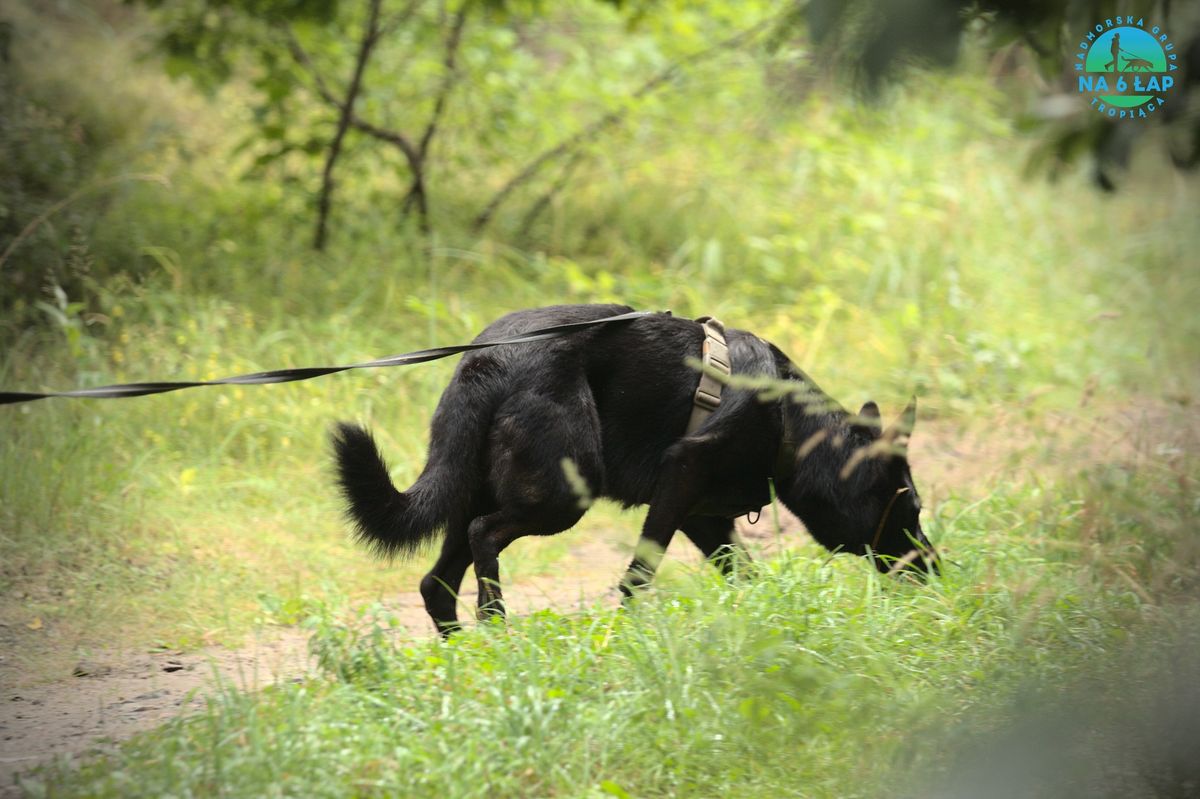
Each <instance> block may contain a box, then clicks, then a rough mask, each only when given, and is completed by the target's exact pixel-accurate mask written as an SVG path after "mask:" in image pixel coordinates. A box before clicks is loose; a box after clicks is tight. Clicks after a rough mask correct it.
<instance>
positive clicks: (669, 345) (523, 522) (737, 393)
mask: <svg viewBox="0 0 1200 799" xmlns="http://www.w3.org/2000/svg"><path fill="white" fill-rule="evenodd" d="M630 310H632V309H630V308H628V307H625V306H621V305H560V306H553V307H548V308H537V309H532V310H527V311H518V312H516V313H511V314H508V315H507V316H505V317H503V318H501V319H500V320H498V321H496V322H494V323H493V324H491V325H489V326H488V327H487V328H486V329H485V330H484V331H483V332H482V333H481V334H480V335H479V336H478V337H477V338H476V339H475V340H476V341H477V342H486V341H489V340H495V339H498V338H502V337H505V336H511V335H515V334H519V333H522V332H525V331H528V330H532V329H534V328H538V327H542V326H546V325H552V324H560V323H564V322H576V321H583V320H591V319H600V318H603V317H606V316H613V315H616V314H622V313H626V312H628V311H630ZM726 337H727V340H728V344H729V354H730V360H731V361H732V368H733V373H734V375H735V376H749V377H765V378H775V379H782V380H787V381H798V382H799V383H800V384H803V388H802V393H804V392H807V394H808V399H807V400H806V401H805V402H804V403H796V402H794V401H788V400H787V399H786V397H785V398H782V399H774V400H772V401H763V400H762V398H761V395H760V393H759V392H757V391H755V390H752V389H749V388H735V387H733V386H727V387H726V388H725V389H724V392H723V395H722V403H721V406H720V408H719V409H718V410H717V411H716V413H714V414H713V415H712V416H710V417H709V418H708V419H707V420H706V421H705V423H704V424H703V425H702V426H701V427H700V428H699V429H698V430H696V431H695V432H694V433H692V434H690V435H684V432H685V428H686V426H687V421H688V417H689V415H690V414H691V410H692V395H693V392H694V391H695V389H696V385H697V382H698V380H699V376H698V374H697V372H696V370H695V369H694V368H693V367H692V366H690V365H688V364H687V363H685V359H687V358H696V357H698V356H699V353H700V346H701V342H702V341H703V339H704V333H703V332H702V329H701V327H700V325H698V324H696V323H695V322H692V321H688V320H685V319H679V318H675V317H672V316H670V315H668V314H655V315H651V316H646V317H642V318H639V319H635V320H633V321H630V322H619V323H615V324H612V325H602V326H597V327H591V328H586V329H583V330H581V331H579V332H576V333H573V334H570V335H567V336H564V337H561V338H554V339H548V340H545V341H539V342H534V343H530V344H518V345H506V346H501V347H496V348H492V349H487V350H482V351H478V352H473V353H470V354H468V355H466V356H464V357H463V359H462V361H461V363H459V365H458V369H457V370H456V371H455V374H454V378H453V379H452V380H451V381H450V385H449V386H447V387H446V391H445V392H444V393H443V394H442V398H441V401H440V402H439V403H438V407H437V410H436V412H435V413H434V415H433V424H432V431H431V435H430V446H429V459H428V462H427V463H426V465H425V469H424V471H423V472H422V473H421V476H420V477H418V478H417V481H416V483H414V484H413V485H412V487H411V488H409V489H408V490H407V491H405V492H403V493H401V492H400V491H397V490H396V488H395V486H394V485H393V484H392V482H391V480H390V479H389V477H388V471H387V467H386V465H385V464H384V461H383V458H382V457H381V456H380V454H379V451H378V449H377V448H376V445H375V442H374V440H373V439H372V437H371V435H370V433H368V432H367V431H366V430H365V429H363V428H362V427H359V426H356V425H351V424H345V423H343V424H340V425H338V426H337V428H336V430H335V431H334V434H333V444H334V451H335V454H336V458H337V465H338V475H339V482H340V485H341V488H342V492H343V494H344V495H345V498H346V500H347V501H348V503H349V514H350V517H351V518H352V520H353V521H354V523H355V526H356V528H357V533H358V536H359V537H360V538H361V539H362V540H364V541H365V542H367V543H369V544H371V545H372V546H374V547H375V548H376V549H377V550H378V551H380V552H381V553H385V554H389V555H392V554H409V553H411V552H412V551H414V550H415V549H416V548H417V547H419V546H420V545H421V544H422V543H424V542H426V541H428V540H429V539H431V538H432V537H433V536H434V535H435V534H436V533H437V532H438V531H441V530H444V531H445V533H446V537H445V541H444V543H443V545H442V552H441V556H440V557H439V558H438V560H437V563H436V564H435V565H434V567H433V569H432V570H431V571H430V572H429V574H428V575H426V577H425V578H424V579H423V580H422V581H421V593H422V595H423V596H424V598H425V606H426V609H427V610H428V611H429V615H430V616H431V617H432V618H433V621H434V623H435V624H436V625H437V627H438V629H439V630H441V631H442V632H444V633H446V632H450V631H452V630H454V629H456V628H457V626H458V621H457V615H456V611H455V604H456V594H457V592H458V589H459V586H460V585H461V583H462V579H463V576H464V574H465V573H466V569H467V567H468V566H469V565H471V563H474V564H475V573H476V576H477V578H478V582H479V611H480V614H481V615H485V614H489V613H495V614H503V601H502V597H501V592H500V583H499V578H500V573H499V565H498V561H497V556H498V555H499V554H500V552H501V551H503V549H504V548H505V547H506V546H508V545H509V544H510V543H512V542H513V541H514V540H516V539H517V538H520V537H521V536H526V535H552V534H554V533H558V532H561V531H563V530H566V529H568V528H569V527H571V526H573V525H574V524H575V523H576V522H577V521H579V519H580V517H581V516H582V515H583V513H584V508H583V507H581V502H580V497H579V493H578V490H577V486H573V485H572V481H571V480H570V479H569V478H568V476H567V474H566V472H565V468H564V464H563V461H564V459H566V458H569V459H570V460H571V461H572V462H573V463H574V465H575V469H576V470H577V471H578V475H579V476H581V477H582V478H583V480H584V481H586V483H587V485H588V487H589V488H590V491H591V493H592V494H593V495H595V496H604V497H610V498H612V499H615V500H618V501H619V502H622V503H624V504H625V505H627V506H630V505H643V504H645V505H649V506H650V507H649V512H648V513H647V515H646V521H645V524H644V526H643V529H642V543H644V544H648V545H649V546H639V547H638V554H637V556H635V558H634V560H633V562H632V563H631V564H630V566H629V571H628V572H627V574H626V577H625V579H624V580H623V581H622V584H621V587H622V590H623V591H624V592H625V594H626V595H627V596H628V595H629V594H630V593H631V592H632V590H633V589H634V588H635V587H638V586H640V585H644V584H645V583H647V582H648V581H649V580H650V578H651V577H652V576H653V573H654V571H655V568H656V567H657V561H658V560H659V557H660V554H661V552H662V551H664V550H665V549H666V547H667V545H668V544H669V543H670V541H671V538H672V537H673V536H674V534H675V531H676V529H679V530H682V531H683V533H684V534H685V535H686V536H687V537H688V538H690V539H691V540H692V541H693V542H694V543H695V544H696V546H698V547H699V548H700V550H701V551H702V552H703V553H704V554H705V555H706V556H709V557H712V556H715V555H718V554H721V553H722V552H724V551H727V550H730V549H734V548H736V544H735V540H734V536H733V519H734V518H736V517H737V516H740V515H742V514H745V513H747V512H751V511H755V510H758V509H759V508H761V507H762V506H763V505H765V504H767V502H768V478H772V477H773V478H774V480H775V488H776V491H777V492H778V496H779V499H780V500H782V502H783V503H784V505H786V506H787V507H788V508H789V509H790V510H791V511H792V512H793V513H795V514H796V515H797V516H798V517H800V519H801V520H802V521H803V522H804V524H805V526H806V527H807V528H808V530H809V531H810V532H811V533H812V535H813V537H814V538H816V540H817V541H819V542H820V543H821V544H823V545H824V546H826V547H827V548H829V549H831V550H845V551H848V552H854V553H857V554H860V555H861V554H868V553H871V554H873V555H874V556H876V557H875V562H876V564H877V565H878V566H879V568H880V569H882V570H887V569H888V568H889V567H888V562H889V561H888V559H889V557H890V558H891V559H896V558H901V557H903V556H905V555H909V554H910V553H913V552H914V551H915V552H916V553H917V554H918V555H920V557H919V558H916V559H915V561H914V562H913V565H914V566H915V567H916V568H926V567H927V566H928V564H930V563H935V560H934V558H935V556H934V550H933V548H932V546H931V545H930V544H929V542H928V540H927V539H926V538H925V536H924V534H923V533H922V532H921V526H920V521H919V518H918V517H919V513H920V500H919V499H918V497H917V493H916V490H915V488H914V487H913V483H912V476H911V474H910V472H909V468H908V463H907V461H906V459H905V457H904V455H903V450H902V449H900V448H899V447H898V446H891V445H892V444H899V443H900V442H902V441H903V440H906V439H904V438H903V437H902V436H901V435H900V434H901V433H902V432H903V433H907V431H908V430H909V429H911V425H912V421H913V417H914V416H915V408H914V407H913V406H910V407H909V409H908V410H907V411H906V413H905V418H904V419H903V420H902V422H901V425H902V429H899V428H896V429H892V430H888V431H881V430H880V426H879V424H878V419H879V410H878V408H877V407H876V406H875V404H874V403H867V404H866V405H865V406H863V409H862V411H860V413H859V414H858V416H857V417H854V416H851V415H850V414H848V413H847V412H846V411H845V410H843V409H842V408H840V407H839V406H837V404H836V403H834V402H832V401H830V400H829V399H828V397H826V396H825V395H824V394H822V393H821V392H820V389H818V388H817V387H816V385H815V384H814V383H813V382H812V380H811V379H809V377H808V376H807V375H805V374H804V373H803V372H801V371H800V370H799V369H798V368H797V367H796V366H795V365H793V364H792V363H791V362H790V361H789V360H788V358H787V357H786V356H785V355H784V354H783V353H782V352H780V351H779V349H777V348H776V347H775V346H774V345H772V344H770V343H769V342H766V341H763V340H762V339H760V338H758V337H757V336H754V335H752V334H750V333H747V332H745V331H743V330H734V329H730V330H728V331H727V334H726ZM813 398H816V399H818V400H819V401H818V402H816V403H813V402H812V400H813ZM785 415H786V419H785ZM785 434H786V436H787V438H788V439H789V440H788V442H785V441H784V438H785ZM793 442H794V443H793ZM781 448H782V450H781ZM864 448H866V449H864ZM781 451H782V453H783V455H782V457H780V453H781ZM867 453H869V454H870V455H871V457H863V456H864V454H867ZM880 556H882V557H880ZM729 560H730V559H729V558H722V559H720V560H719V561H718V562H720V563H722V564H724V565H725V566H726V568H728V566H729Z"/></svg>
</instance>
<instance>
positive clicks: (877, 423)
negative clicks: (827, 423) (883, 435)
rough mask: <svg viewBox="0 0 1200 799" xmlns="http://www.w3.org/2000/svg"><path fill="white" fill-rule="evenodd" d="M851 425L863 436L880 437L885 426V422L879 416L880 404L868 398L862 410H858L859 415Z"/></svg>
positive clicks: (869, 437)
mask: <svg viewBox="0 0 1200 799" xmlns="http://www.w3.org/2000/svg"><path fill="white" fill-rule="evenodd" d="M850 426H851V428H852V429H853V430H854V432H855V433H857V434H858V435H860V436H862V437H863V438H868V439H874V438H879V433H880V430H881V429H882V427H883V423H882V421H881V420H880V417H879V406H878V405H876V404H875V403H874V402H871V401H869V400H868V401H867V403H866V404H865V405H863V406H862V410H860V411H859V412H858V416H856V417H854V419H853V420H851V425H850Z"/></svg>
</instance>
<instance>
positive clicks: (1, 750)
mask: <svg viewBox="0 0 1200 799" xmlns="http://www.w3.org/2000/svg"><path fill="white" fill-rule="evenodd" d="M1197 441H1200V421H1198V420H1197V415H1196V414H1195V413H1194V412H1190V411H1189V410H1188V409H1186V408H1180V407H1177V406H1171V405H1166V404H1163V403H1157V402H1147V403H1142V404H1138V405H1136V406H1126V407H1123V408H1120V409H1117V410H1109V411H1106V412H1104V413H1091V412H1088V410H1087V409H1083V408H1081V409H1080V410H1079V411H1078V412H1073V413H1072V412H1060V413H1056V414H1051V415H1039V416H1037V417H1036V419H1034V418H1033V417H1032V416H1031V415H1030V414H1029V413H1028V412H1026V411H1023V410H1021V409H1017V410H1014V411H1010V412H1008V413H1006V414H1004V415H996V416H993V417H991V418H989V419H987V420H986V421H985V422H981V423H978V424H976V425H975V426H968V427H965V428H964V427H963V426H961V425H960V424H953V425H952V424H949V423H944V422H937V421H934V422H928V423H923V424H922V425H921V426H920V427H919V428H918V430H917V432H916V435H915V436H914V437H913V441H912V444H911V452H910V461H911V462H912V464H913V471H914V474H915V476H916V479H917V483H918V487H919V488H920V490H921V491H922V495H923V496H924V497H925V500H926V504H931V503H935V502H937V501H939V500H941V499H944V498H945V497H946V496H947V495H949V494H950V493H955V494H959V495H968V496H970V495H972V494H980V493H983V492H985V491H986V490H988V487H989V486H994V485H996V484H997V483H998V482H1021V481H1023V480H1025V479H1028V478H1029V477H1030V476H1032V475H1035V474H1039V473H1049V470H1053V471H1054V472H1057V473H1063V472H1067V473H1070V472H1074V471H1077V470H1079V469H1081V468H1084V467H1086V466H1088V465H1090V464H1096V463H1102V462H1111V461H1114V460H1123V461H1124V460H1130V459H1134V460H1136V459H1140V458H1146V457H1153V458H1158V457H1167V456H1170V454H1171V453H1172V452H1178V451H1185V450H1186V451H1192V452H1194V451H1196V445H1197ZM1164 453H1165V454H1164ZM770 513H771V512H770V509H767V510H766V511H765V512H764V514H763V517H762V518H761V519H760V520H758V522H757V524H755V525H751V524H749V522H748V520H746V519H745V518H743V519H739V520H738V529H739V532H740V533H741V535H742V537H743V538H744V539H745V540H746V541H747V542H748V543H749V544H750V545H751V547H752V549H753V550H754V551H756V552H757V553H758V554H760V555H769V554H770V553H771V551H773V550H774V549H775V548H777V547H778V546H780V545H781V544H780V542H781V541H786V540H787V539H788V538H792V539H793V540H795V538H794V536H787V535H784V536H783V537H781V536H780V535H778V533H777V531H776V530H775V527H774V524H773V520H772V519H771V516H770ZM781 515H782V519H781V527H782V530H783V532H784V533H785V534H786V533H791V532H796V531H799V530H802V529H803V528H802V525H801V524H800V523H799V522H798V521H797V520H796V519H795V518H793V517H791V516H790V515H788V514H787V513H786V512H782V513H781ZM635 537H636V535H635V533H634V532H633V531H621V532H620V533H619V534H618V533H616V532H615V531H614V533H613V535H612V537H611V538H609V539H602V538H601V537H600V536H590V537H586V536H581V537H580V538H579V539H578V540H577V541H576V542H574V544H573V545H572V548H571V550H570V552H569V554H568V556H567V557H565V558H564V559H563V560H562V561H560V562H559V564H557V566H556V568H555V571H554V573H553V574H547V575H543V576H538V577H528V578H525V579H522V580H520V581H515V582H512V583H510V584H506V586H505V597H506V600H507V604H508V607H509V611H510V613H513V614H517V615H521V614H527V613H530V612H533V611H536V610H540V609H545V608H553V609H555V610H557V611H560V612H569V611H571V610H572V609H577V608H578V609H582V608H588V607H593V606H595V605H597V604H602V605H611V606H615V605H616V604H617V601H618V597H617V592H616V589H615V585H616V582H617V580H618V579H619V576H620V574H621V573H622V571H623V569H624V567H625V565H626V564H627V563H628V562H629V558H630V545H629V541H631V540H632V539H633V538H635ZM784 545H786V544H784ZM514 549H515V552H510V553H509V554H508V557H513V556H518V557H519V544H518V545H516V546H515V547H514ZM670 557H672V558H674V559H676V560H683V561H686V562H689V563H698V562H699V558H698V556H697V554H696V553H694V552H693V551H691V549H690V548H689V547H687V546H685V545H679V544H676V545H675V546H673V547H672V549H671V553H670ZM502 563H503V558H502ZM468 578H469V575H468ZM464 585H465V587H469V586H470V585H471V584H470V583H469V582H468V583H465V584H464ZM414 588H415V586H414ZM464 590H465V589H464ZM385 604H386V607H387V609H388V610H389V611H390V612H391V613H392V614H393V615H394V616H395V617H396V619H397V620H398V621H399V624H400V626H401V627H403V628H404V630H405V632H406V633H407V634H409V635H412V636H413V637H414V638H421V637H431V636H432V635H433V629H432V627H431V625H430V622H429V620H428V617H427V616H426V614H425V610H424V606H423V603H422V601H421V597H420V595H419V594H418V593H417V592H416V591H415V590H414V591H411V592H405V593H400V594H397V595H395V596H394V597H392V598H391V599H389V600H388V601H387V602H386V603H385ZM470 614H471V609H470V608H463V609H462V610H461V611H460V616H461V617H463V618H469V617H470ZM114 662H115V663H116V664H117V665H111V664H112V663H114ZM313 669H314V664H313V661H312V659H311V658H310V656H309V653H308V636H307V633H306V632H305V631H303V630H301V629H298V628H294V627H293V628H289V627H269V628H264V629H261V630H259V631H258V632H257V633H256V634H255V635H254V637H253V640H252V641H249V642H248V643H247V645H246V646H245V647H243V648H241V649H226V648H217V647H214V648H210V649H206V650H203V651H199V652H186V653H185V652H162V653H155V654H146V653H135V654H131V655H127V656H117V657H106V658H104V659H103V660H102V661H98V662H97V663H89V662H82V663H80V664H79V665H78V666H77V667H76V669H75V676H74V677H72V678H70V679H67V680H60V681H56V682H51V683H44V684H32V685H27V684H26V683H28V682H29V680H28V676H29V675H17V674H13V673H11V670H9V671H6V672H0V797H8V796H16V795H19V789H18V787H17V785H16V777H17V775H18V774H20V773H22V772H26V771H28V770H30V769H31V768H34V767H36V766H37V765H39V764H41V763H44V762H46V761H47V760H49V759H52V758H55V757H64V758H73V759H74V758H80V757H89V756H92V755H94V754H97V753H102V752H104V751H106V750H108V749H110V748H112V747H114V746H115V745H116V744H117V743H119V742H120V741H122V740H124V739H126V738H129V737H130V736H132V735H134V734H136V733H138V732H142V731H145V730H149V729H153V728H154V727H156V726H158V725H160V724H162V723H164V722H165V721H168V720H170V719H173V718H176V717H178V716H179V715H180V714H186V713H189V712H192V711H194V710H196V709H198V708H201V707H203V706H204V703H205V701H206V698H208V697H211V696H213V695H215V694H216V693H218V692H220V691H222V690H228V689H229V688H231V687H232V688H236V689H239V690H256V689H260V688H262V687H265V686H268V685H271V684H274V683H278V682H281V681H286V680H300V679H303V678H304V677H305V676H306V675H308V674H310V673H312V672H313ZM23 677H24V678H25V679H22V678H23ZM21 686H24V687H21Z"/></svg>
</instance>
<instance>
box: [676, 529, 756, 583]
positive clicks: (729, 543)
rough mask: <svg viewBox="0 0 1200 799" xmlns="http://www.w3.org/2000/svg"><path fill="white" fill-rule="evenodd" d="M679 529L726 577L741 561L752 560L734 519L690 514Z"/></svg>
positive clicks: (742, 562)
mask: <svg viewBox="0 0 1200 799" xmlns="http://www.w3.org/2000/svg"><path fill="white" fill-rule="evenodd" d="M679 529H680V530H682V531H683V534H684V535H686V536H687V537H688V538H689V539H691V541H692V543H693V544H695V545H696V546H697V547H699V549H700V551H701V552H703V553H704V557H705V558H707V559H708V560H709V562H711V563H712V564H713V565H714V566H716V567H717V568H718V569H720V570H721V573H722V574H724V575H725V576H726V577H728V576H729V575H730V574H732V573H733V571H734V570H735V569H736V567H737V565H738V564H739V563H740V564H747V563H750V561H751V560H752V559H751V557H750V553H749V552H747V551H746V548H745V547H744V546H743V545H742V542H741V541H739V540H738V538H737V535H736V534H735V533H734V530H733V519H725V518H722V517H720V516H689V517H688V518H687V519H686V520H685V521H684V523H683V524H682V525H681V526H680V528H679Z"/></svg>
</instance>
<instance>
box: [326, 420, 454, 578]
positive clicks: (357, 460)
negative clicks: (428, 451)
mask: <svg viewBox="0 0 1200 799" xmlns="http://www.w3.org/2000/svg"><path fill="white" fill-rule="evenodd" d="M332 439H333V453H334V458H335V460H336V462H337V482H338V485H339V486H340V487H341V490H342V496H343V497H345V499H346V502H347V503H348V505H349V507H348V509H347V515H348V516H349V517H350V520H351V521H352V522H354V528H355V534H356V536H357V538H358V540H359V541H361V542H363V543H365V544H367V545H368V546H370V547H371V548H372V549H374V550H375V551H376V552H378V553H379V554H381V555H385V556H392V555H407V554H411V553H412V552H414V551H416V550H417V549H418V548H419V547H420V546H421V545H422V544H424V543H425V542H427V541H429V540H430V539H432V538H433V537H434V536H435V535H436V534H437V532H438V531H439V530H440V529H441V528H443V527H444V526H445V525H446V524H447V523H448V522H449V520H450V519H451V518H452V516H453V515H454V513H455V511H456V510H457V509H461V508H465V507H469V504H470V498H469V497H468V496H465V494H466V493H468V492H469V485H461V484H460V485H455V482H456V481H454V480H446V479H442V475H441V472H442V470H441V469H440V468H439V464H438V463H437V462H436V461H439V460H440V459H435V458H431V459H430V462H429V464H427V465H426V467H425V471H424V472H422V474H421V476H420V477H419V478H418V479H417V482H416V483H414V484H413V485H412V487H411V488H410V489H409V490H408V491H405V492H403V493H401V492H400V491H398V490H397V489H396V486H395V485H394V484H393V483H392V480H391V478H390V477H389V476H388V469H387V464H386V463H385V462H384V460H383V456H382V455H381V454H380V452H379V447H378V446H376V444H375V439H374V437H373V436H372V435H371V434H370V433H369V432H368V431H367V430H366V428H364V427H361V426H359V425H356V424H349V423H347V422H340V423H338V424H337V425H336V426H335V427H334V429H333V433H332ZM460 477H463V478H466V477H467V475H461V476H460ZM462 482H468V483H469V481H465V480H464V481H462Z"/></svg>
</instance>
